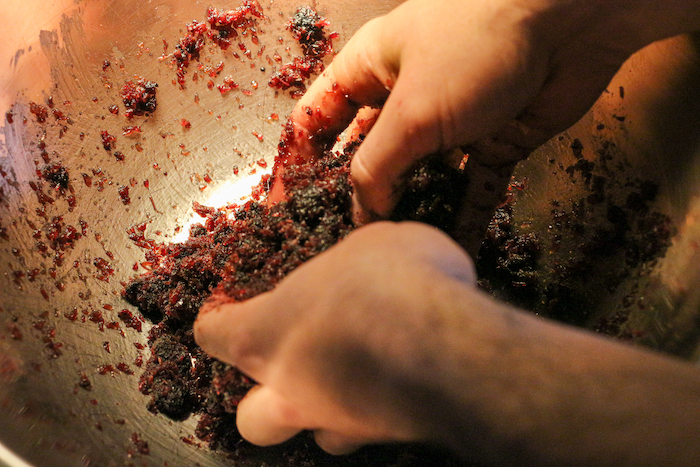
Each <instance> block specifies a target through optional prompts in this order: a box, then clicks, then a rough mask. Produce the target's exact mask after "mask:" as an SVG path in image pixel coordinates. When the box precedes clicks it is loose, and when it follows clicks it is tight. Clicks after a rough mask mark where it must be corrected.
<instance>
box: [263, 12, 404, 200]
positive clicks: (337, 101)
mask: <svg viewBox="0 0 700 467" xmlns="http://www.w3.org/2000/svg"><path fill="white" fill-rule="evenodd" d="M380 33H381V30H379V28H378V27H377V23H376V20H375V21H370V22H369V23H367V24H366V25H365V26H363V27H362V28H361V29H360V31H358V32H357V34H355V36H353V38H352V39H351V40H350V42H348V44H347V45H346V46H345V48H343V50H342V51H341V52H340V53H339V54H338V55H337V56H336V57H335V59H334V60H333V63H331V64H330V65H329V66H328V68H326V70H325V71H324V72H323V73H322V74H321V76H319V77H318V78H317V79H316V81H314V83H313V84H312V85H311V87H310V88H309V90H308V91H307V92H306V94H304V96H303V97H302V98H301V99H300V100H299V102H298V103H297V105H296V106H295V108H294V110H293V111H292V114H291V116H290V117H289V120H288V121H287V123H286V125H285V127H284V130H283V132H282V137H281V140H280V143H279V147H278V155H277V158H276V160H275V167H274V170H273V182H272V187H271V189H270V193H269V196H268V200H269V201H270V202H271V203H276V202H278V201H281V200H282V199H284V187H283V184H282V183H281V182H280V176H281V174H282V172H283V170H284V168H285V167H287V166H289V165H292V164H298V163H300V162H303V161H307V160H310V159H313V158H315V157H318V156H320V155H321V154H322V153H323V151H325V150H327V149H329V148H330V147H332V146H333V144H335V142H336V141H337V138H338V135H340V133H342V132H343V130H345V129H346V128H347V127H348V126H349V125H350V123H351V122H352V121H353V120H354V119H355V117H356V115H357V112H358V110H359V109H360V108H361V107H363V106H365V105H368V106H373V107H378V106H380V105H381V104H382V103H383V102H384V101H385V100H386V98H387V96H388V95H389V92H390V89H391V87H392V85H393V81H394V76H395V74H396V73H395V72H394V71H393V70H391V68H390V67H389V65H390V64H391V63H396V60H393V59H392V58H391V57H390V56H387V52H389V51H390V50H387V48H386V47H383V48H381V49H380V48H379V47H378V46H376V44H377V43H378V42H377V41H378V40H380V38H379V37H378V35H380Z"/></svg>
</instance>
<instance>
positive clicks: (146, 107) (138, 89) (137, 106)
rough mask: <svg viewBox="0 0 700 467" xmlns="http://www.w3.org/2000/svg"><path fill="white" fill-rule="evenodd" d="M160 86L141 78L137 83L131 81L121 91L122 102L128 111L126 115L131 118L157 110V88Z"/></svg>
mask: <svg viewBox="0 0 700 467" xmlns="http://www.w3.org/2000/svg"><path fill="white" fill-rule="evenodd" d="M157 87H158V84H156V83H154V82H152V81H148V80H146V79H144V78H139V79H137V80H136V81H133V80H129V81H127V82H126V83H124V86H122V89H121V96H122V101H123V102H124V107H126V111H125V112H124V115H126V117H128V118H131V117H133V116H135V115H146V114H150V113H153V112H154V111H155V110H156V107H157V105H158V102H157V101H156V88H157Z"/></svg>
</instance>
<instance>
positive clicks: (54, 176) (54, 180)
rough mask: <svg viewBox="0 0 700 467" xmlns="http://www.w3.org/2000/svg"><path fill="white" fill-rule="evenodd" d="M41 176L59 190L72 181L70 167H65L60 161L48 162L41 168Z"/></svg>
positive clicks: (65, 187) (66, 186)
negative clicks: (69, 172)
mask: <svg viewBox="0 0 700 467" xmlns="http://www.w3.org/2000/svg"><path fill="white" fill-rule="evenodd" d="M41 176H42V178H44V179H45V180H48V181H49V183H51V186H52V187H53V188H55V189H57V190H65V189H67V188H68V184H69V183H70V177H69V175H68V169H66V168H65V167H63V165H61V163H60V162H54V163H52V164H47V165H45V166H44V168H43V169H42V170H41Z"/></svg>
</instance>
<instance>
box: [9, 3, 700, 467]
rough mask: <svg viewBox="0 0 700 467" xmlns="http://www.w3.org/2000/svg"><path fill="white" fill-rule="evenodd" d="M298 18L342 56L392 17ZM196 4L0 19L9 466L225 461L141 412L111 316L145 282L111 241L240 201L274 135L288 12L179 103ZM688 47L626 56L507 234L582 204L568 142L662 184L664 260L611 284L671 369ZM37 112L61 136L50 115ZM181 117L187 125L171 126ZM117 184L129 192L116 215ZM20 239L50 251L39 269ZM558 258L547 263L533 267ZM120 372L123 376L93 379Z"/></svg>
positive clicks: (36, 8)
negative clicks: (132, 114) (668, 237)
mask: <svg viewBox="0 0 700 467" xmlns="http://www.w3.org/2000/svg"><path fill="white" fill-rule="evenodd" d="M312 3H313V4H314V5H313V6H314V7H315V8H316V9H317V10H318V11H319V12H321V13H322V14H323V15H324V16H326V17H327V18H328V19H329V20H330V21H331V24H332V29H333V30H336V31H338V32H339V33H340V39H339V40H338V41H336V45H337V46H338V48H339V47H340V46H342V43H343V41H344V40H347V39H348V38H349V37H350V36H351V35H352V33H353V32H354V31H355V30H356V29H357V28H358V27H359V26H360V25H361V24H363V23H364V22H365V21H366V20H368V19H370V18H372V17H375V16H377V15H379V14H381V13H384V12H386V11H388V10H389V9H390V8H391V7H392V6H393V4H395V3H396V2H390V1H387V2H376V1H373V2H357V1H353V2H351V1H345V0H343V1H333V2H331V1H327V2H326V1H319V2H312ZM210 5H211V6H218V7H226V6H228V7H235V6H237V4H230V5H223V4H215V3H214V2H211V3H209V2H205V3H202V2H192V1H188V0H162V1H148V0H147V1H136V0H123V1H112V2H108V1H102V0H92V1H87V0H78V1H69V0H56V1H54V2H53V3H52V4H50V5H46V4H45V3H43V2H40V1H38V0H24V1H23V2H19V1H12V2H9V4H8V5H3V6H2V7H0V30H2V31H4V32H5V35H4V37H5V46H4V47H3V48H2V50H0V64H1V65H0V86H1V88H0V89H1V93H0V110H1V111H2V115H3V120H2V123H1V124H0V125H2V126H0V169H1V170H2V177H1V178H0V190H2V191H0V229H2V230H1V231H0V232H1V234H2V235H0V265H1V268H2V275H0V287H1V288H0V290H1V292H0V407H2V410H0V441H1V442H2V444H1V445H0V459H2V461H1V462H5V463H6V464H7V465H23V464H22V462H25V461H26V462H28V463H31V464H34V465H42V466H43V465H46V466H48V465H51V466H62V465H71V466H72V465H83V464H85V465H87V464H90V465H129V464H133V465H171V466H172V465H202V466H214V465H226V464H227V463H228V462H227V460H226V458H225V456H223V455H220V454H217V453H214V452H211V451H209V450H208V449H207V448H204V447H198V446H196V443H188V442H183V441H182V439H181V438H187V439H191V438H189V437H190V436H191V434H192V432H193V427H194V423H195V422H194V421H193V420H188V421H186V422H183V423H175V422H172V421H170V420H168V419H167V418H165V417H162V416H154V415H152V414H150V413H149V412H148V411H147V410H146V408H145V406H146V398H145V397H144V396H143V395H141V394H140V393H139V391H138V387H137V386H138V373H139V368H138V367H136V366H135V364H134V362H135V361H136V359H137V358H138V356H139V355H143V356H144V358H147V357H148V355H147V352H148V351H147V350H141V349H139V348H137V347H139V346H141V345H143V344H145V342H146V336H145V329H146V328H147V324H144V331H143V332H137V331H136V330H134V329H132V328H126V327H125V326H124V323H121V322H120V320H119V319H118V318H117V313H118V312H119V311H120V310H122V309H130V307H129V306H128V305H127V304H126V303H124V302H123V301H122V300H121V298H120V291H121V289H122V284H123V282H124V281H127V280H128V279H129V278H130V277H132V276H133V275H134V274H136V273H138V272H143V271H144V269H143V267H142V266H141V265H140V263H141V262H142V261H143V252H142V251H141V249H140V248H138V247H136V246H135V245H134V243H133V242H132V241H131V240H130V239H129V236H128V234H127V231H128V229H130V228H131V227H132V226H134V225H138V224H143V225H146V236H147V237H149V238H154V239H156V240H158V241H172V240H173V239H176V238H178V235H182V232H186V230H187V228H186V225H187V223H188V222H189V220H190V218H191V217H192V216H193V212H192V202H193V201H197V202H200V203H204V204H211V203H213V202H215V201H214V200H215V199H224V200H231V199H236V197H239V196H241V193H245V192H246V190H249V189H250V186H252V184H253V183H254V180H255V177H256V176H259V175H260V174H261V173H262V172H263V169H264V168H263V167H262V166H264V165H265V164H267V166H268V168H269V167H270V166H271V164H272V158H273V157H274V154H275V148H276V144H277V140H278V137H279V134H280V125H281V122H282V121H283V120H284V118H285V116H286V115H287V114H288V112H289V111H290V109H291V107H292V105H293V103H294V101H293V100H292V99H291V98H289V96H288V95H287V94H285V93H282V92H280V93H277V95H275V94H276V93H275V92H274V91H273V90H272V89H270V88H268V86H267V84H266V83H267V80H268V79H269V74H270V72H271V70H272V69H273V68H274V67H275V66H279V64H278V62H276V61H275V59H274V54H275V53H278V54H279V55H280V56H281V57H282V59H283V61H286V60H287V59H288V57H289V55H290V54H294V53H297V52H298V51H297V50H296V49H295V48H294V47H295V45H294V44H293V41H292V40H291V37H290V36H289V33H288V32H287V31H285V30H284V24H285V21H286V19H287V18H289V16H290V15H291V14H293V13H294V11H295V10H296V8H297V7H298V6H301V5H300V4H298V3H296V2H290V1H286V0H278V1H270V2H266V3H265V4H264V5H263V7H264V9H265V12H266V14H267V16H268V20H266V21H262V22H261V23H260V28H261V29H262V30H264V33H261V34H260V44H258V45H256V44H253V43H252V41H251V38H250V37H245V38H242V42H243V43H244V44H246V46H247V47H248V48H250V50H251V51H252V53H253V56H252V59H247V58H246V57H245V56H244V55H241V57H242V58H239V59H237V58H235V57H234V56H233V49H232V50H231V51H228V52H226V53H222V52H221V51H220V50H217V49H214V48H212V49H205V51H203V53H202V60H201V63H202V65H204V66H205V67H206V66H210V67H211V66H215V65H216V64H217V63H218V62H219V61H223V62H224V70H223V72H222V74H221V75H220V76H218V77H213V78H211V79H212V80H213V81H215V82H216V83H217V84H218V83H220V82H221V79H222V77H223V76H227V75H232V76H233V77H234V78H235V80H236V82H237V83H239V84H240V89H239V90H237V91H232V92H230V93H228V94H226V95H222V94H220V93H219V92H218V91H217V90H216V88H214V89H209V88H208V86H207V81H208V80H209V79H210V78H209V77H208V76H207V75H206V70H203V71H201V72H200V73H199V75H200V79H199V80H198V81H197V82H194V81H192V80H191V77H192V74H193V73H192V72H193V70H194V68H195V67H196V65H197V64H194V65H193V66H192V67H191V69H190V72H189V73H188V75H187V76H188V82H187V86H186V89H185V90H180V89H178V86H176V85H175V84H174V83H173V80H174V77H175V72H174V70H173V69H172V67H170V66H169V61H168V59H167V58H166V59H164V60H159V57H160V56H161V55H163V54H164V52H165V53H170V52H172V50H173V49H174V46H175V44H176V42H177V40H178V38H179V37H181V36H182V34H183V32H184V28H185V24H186V23H187V22H189V21H191V20H192V19H198V20H200V21H201V20H204V19H205V16H206V8H207V6H210ZM426 40H430V39H429V38H426ZM697 44H698V43H697V42H696V41H694V40H693V39H692V38H681V39H674V40H670V41H666V42H664V43H660V44H657V45H654V46H653V47H650V48H648V49H646V50H645V51H643V53H640V54H638V55H636V56H635V57H633V58H632V59H631V60H630V61H629V63H628V64H626V66H625V67H624V69H623V70H621V72H620V73H619V74H618V76H617V77H616V78H615V80H614V81H613V83H612V84H611V85H610V87H609V92H607V93H606V94H605V95H603V96H602V97H601V99H600V101H599V102H598V103H597V104H596V107H595V108H594V109H593V110H592V111H591V112H590V113H589V114H588V115H587V116H586V117H584V119H582V121H581V122H579V124H577V125H576V126H575V127H574V128H572V129H571V130H570V131H568V132H566V133H565V134H563V135H562V138H561V139H560V138H555V139H554V140H552V141H551V142H550V143H548V144H547V145H545V146H544V147H543V148H542V149H541V150H539V151H538V152H537V153H536V154H534V155H533V156H532V157H531V159H530V160H528V161H527V162H525V163H523V164H522V165H521V167H520V168H519V169H518V174H517V177H519V178H520V179H525V178H527V179H528V180H529V182H528V189H527V190H526V191H525V192H524V193H523V195H521V196H520V199H519V200H518V203H517V205H516V216H517V218H518V219H520V221H521V225H522V226H526V228H527V229H532V230H534V231H539V232H542V234H543V235H544V234H546V232H547V231H548V222H549V213H550V210H551V201H552V199H553V198H554V197H558V198H561V199H564V200H566V199H568V198H573V197H575V196H578V195H579V194H580V193H579V191H580V190H582V188H581V186H580V185H579V186H577V185H575V184H572V183H571V180H570V178H569V177H567V176H566V175H565V174H564V173H562V172H561V171H559V172H558V173H554V172H557V170H556V169H553V168H552V165H551V163H549V160H550V159H556V160H558V161H561V162H562V164H563V165H567V164H570V163H571V161H573V160H574V159H573V156H572V154H571V148H570V143H571V141H572V140H573V139H574V138H578V139H579V140H580V141H582V143H583V147H584V148H585V149H584V150H585V151H587V157H590V158H594V154H593V153H594V152H595V149H596V148H598V147H600V145H601V144H602V143H603V142H604V141H607V142H613V143H614V144H615V145H616V148H617V151H618V156H619V158H620V160H624V161H625V162H626V163H625V164H624V169H623V172H624V173H628V174H630V175H633V176H635V177H639V178H642V179H650V180H655V181H657V182H658V183H659V184H660V192H659V196H658V199H657V200H656V202H655V209H658V210H660V211H661V212H664V213H666V214H667V215H669V216H670V218H671V219H672V220H673V222H674V224H675V225H676V226H677V233H676V234H675V236H674V239H673V244H672V246H671V247H670V248H669V249H668V251H667V253H666V255H665V257H663V258H660V259H658V260H657V261H656V262H655V264H654V265H649V266H648V269H649V271H648V274H646V275H644V276H634V277H630V278H629V279H627V280H626V281H624V283H623V284H622V285H621V286H620V287H622V288H623V289H625V290H627V289H630V290H631V289H635V290H636V292H635V293H636V295H635V299H638V300H639V303H640V304H641V303H643V305H644V306H641V305H640V306H638V307H636V308H635V309H634V311H633V313H632V317H631V319H633V320H635V322H636V323H637V324H636V327H637V329H639V330H641V331H642V332H643V337H642V338H640V339H639V341H640V342H641V343H642V344H647V345H650V346H652V347H655V348H658V349H660V350H663V351H668V352H671V353H675V354H678V355H681V356H683V357H686V358H694V356H695V349H696V347H697V345H696V344H697V337H698V324H699V323H698V318H699V317H700V315H699V314H698V311H699V310H698V303H699V302H698V300H700V292H699V289H698V287H696V284H697V283H698V280H699V279H700V266H698V265H699V264H700V261H698V260H699V259H700V252H699V251H698V248H699V247H698V245H699V243H698V242H700V225H699V224H698V221H697V219H700V198H699V195H700V183H698V182H699V181H700V152H699V151H698V142H699V141H700V139H699V138H700V120H699V119H698V115H700V101H698V100H697V99H694V97H693V96H694V94H693V91H694V90H695V89H697V88H698V85H700V69H699V68H698V66H697V64H698V63H700V61H699V60H698V52H697ZM263 45H264V46H265V49H264V50H263V51H262V53H261V54H260V56H258V55H257V54H258V50H260V49H261V46H263ZM287 47H290V49H287ZM234 49H235V44H234ZM238 52H239V53H241V52H242V51H241V50H238ZM268 57H270V59H269V60H268ZM105 61H108V62H109V65H106V63H105ZM455 66H457V65H455ZM263 68H264V70H263ZM135 75H138V76H143V77H145V78H147V79H149V80H152V81H156V82H157V83H158V85H159V86H158V109H157V111H156V112H155V113H154V114H153V115H152V116H150V117H138V118H136V119H135V120H134V122H135V123H138V124H139V125H140V126H141V129H142V133H140V134H137V135H135V136H132V137H127V136H123V135H122V132H123V127H124V126H127V125H128V124H129V123H128V122H127V120H126V119H125V117H124V116H123V113H121V114H120V115H113V114H111V113H110V111H109V106H110V105H113V104H117V105H119V106H120V108H121V111H122V112H123V110H124V109H123V106H122V105H121V103H120V98H119V87H120V86H121V85H122V84H123V83H124V81H126V80H128V79H131V78H133V77H134V76H135ZM253 82H257V83H258V87H257V89H255V84H254V83H253ZM622 88H624V90H625V92H624V97H623V96H622V95H621V92H620V89H622ZM243 90H245V91H250V92H249V93H248V92H245V93H244V92H242V91H243ZM49 98H51V99H52V101H53V103H54V106H55V107H54V108H55V109H57V110H60V111H61V112H63V114H64V116H67V117H69V118H70V121H68V120H62V119H57V118H55V117H54V116H53V115H52V113H51V111H52V109H50V108H48V106H47V102H48V101H49ZM30 102H35V103H38V104H41V105H43V106H44V107H47V108H48V111H49V115H48V119H47V123H38V122H37V119H36V117H35V115H33V114H31V113H30V111H29V103H30ZM7 111H11V113H12V116H11V119H12V120H13V122H12V123H10V122H9V120H8V119H7V118H6V117H5V115H6V114H5V112H7ZM273 114H276V115H278V116H279V120H277V119H276V118H275V117H274V116H273ZM620 117H624V121H620V120H621V118H620ZM25 118H26V123H24V119H25ZM182 119H187V120H188V121H189V122H190V123H191V128H189V129H186V128H184V127H183V126H182V125H181V120H182ZM601 125H603V126H604V128H602V129H601ZM64 127H65V128H64ZM101 131H108V132H109V133H110V134H112V135H116V136H117V143H116V150H118V151H121V152H122V153H123V155H124V161H119V160H117V158H116V157H115V156H114V155H113V151H106V150H105V149H104V148H103V145H102V141H101ZM42 151H45V152H46V155H42ZM44 157H46V158H47V160H49V161H50V162H56V161H59V162H60V163H61V164H62V166H63V167H65V168H66V169H67V170H68V176H69V180H70V183H69V188H68V189H67V190H66V192H65V193H64V194H59V193H57V192H56V191H55V190H54V191H52V190H53V189H52V188H51V187H50V186H49V184H48V183H46V182H44V183H43V186H39V185H40V181H39V177H38V175H37V169H41V168H42V167H43V166H44V165H45V162H44V160H43V158H44ZM260 161H263V162H260ZM83 174H84V175H83ZM32 184H35V186H34V188H33V187H32ZM36 184H39V185H36ZM121 187H129V192H128V197H129V199H130V202H129V203H128V204H126V203H125V196H124V194H123V193H124V192H123V191H122V194H120V188H121ZM35 188H36V189H38V190H40V191H42V192H43V193H44V195H38V194H37V191H36V190H35ZM122 190H123V189H122ZM71 195H72V196H74V197H75V206H74V207H71V202H70V200H69V199H68V196H71ZM43 196H51V198H52V200H53V201H51V202H49V201H47V199H46V198H42V197H43ZM42 202H43V204H42ZM57 216H61V217H62V220H61V221H56V222H54V224H55V225H58V226H59V227H62V228H65V226H74V227H75V228H76V229H77V231H78V232H80V234H81V235H80V238H77V239H74V240H72V241H68V240H66V242H64V243H63V244H62V245H59V243H54V246H55V247H56V248H58V249H59V250H60V253H62V255H63V257H62V259H60V260H59V264H56V261H55V258H56V255H55V252H54V251H53V250H52V249H51V242H50V241H49V239H48V237H47V234H50V229H51V227H50V225H51V224H52V219H54V218H56V217H57ZM144 223H145V224H144ZM523 228H525V227H523ZM83 229H84V231H82V230H83ZM37 242H43V243H44V244H45V245H48V250H47V251H46V252H42V248H41V246H40V245H37ZM69 244H71V245H69ZM565 253H566V252H557V253H555V254H552V255H550V256H547V258H546V260H545V261H543V263H542V266H541V267H542V268H543V269H544V268H547V267H548V264H549V265H551V264H553V262H556V261H557V260H558V258H559V257H560V256H561V255H563V254H565ZM100 259H101V260H104V262H101V260H100ZM105 264H108V266H105ZM110 269H113V272H111V271H110ZM635 284H636V285H635ZM620 290H622V289H616V291H613V292H611V293H599V292H598V291H594V293H595V294H597V295H599V297H600V299H599V300H597V301H596V306H597V308H598V309H596V310H594V311H595V314H596V315H601V314H605V313H608V312H610V310H611V309H614V308H615V307H616V306H617V303H618V302H619V299H620V297H619V295H620V293H622V292H620ZM639 297H642V298H643V300H642V298H639ZM132 311H135V310H133V309H132ZM98 312H99V313H101V316H102V318H100V316H99V314H98ZM102 319H104V321H101V320H102ZM112 322H118V323H120V324H119V329H110V328H111V327H115V326H113V325H112V326H110V325H109V323H112ZM118 363H126V364H128V365H129V367H130V369H131V370H134V371H135V373H136V374H135V375H129V374H127V373H126V372H123V371H119V370H115V371H114V372H112V371H109V370H108V369H105V365H114V366H116V365H117V364H118ZM101 373H105V374H101ZM85 377H86V378H87V379H88V380H89V381H90V385H89V387H88V385H87V383H85V379H84V378H85ZM81 378H82V379H81ZM81 382H82V384H81ZM139 440H144V441H147V442H148V446H149V454H148V455H145V454H144V453H142V452H140V451H139V447H140V444H139ZM12 453H14V455H16V456H13V454H12Z"/></svg>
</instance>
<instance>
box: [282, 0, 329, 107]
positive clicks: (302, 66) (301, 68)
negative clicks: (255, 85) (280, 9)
mask: <svg viewBox="0 0 700 467" xmlns="http://www.w3.org/2000/svg"><path fill="white" fill-rule="evenodd" d="M329 24H330V23H329V22H328V21H327V20H326V19H325V18H323V17H321V16H319V14H318V13H316V11H314V10H313V9H311V8H308V7H304V8H300V9H299V10H297V12H296V14H295V15H294V17H293V18H292V19H291V20H290V21H289V24H288V25H287V29H288V30H289V31H291V33H292V35H293V37H294V39H295V40H296V41H298V42H299V44H300V45H301V49H302V52H303V56H301V57H298V56H297V57H294V58H293V59H292V61H291V62H289V63H286V64H284V65H282V66H281V67H280V69H279V70H277V71H276V72H275V73H273V74H272V76H271V77H270V81H269V83H268V84H269V85H270V86H271V87H273V88H276V89H281V90H283V91H284V90H287V89H289V88H296V94H295V95H297V94H299V93H302V92H303V91H305V90H306V81H307V80H308V79H309V78H310V77H311V75H312V74H315V73H320V72H322V71H323V69H324V64H323V58H324V57H326V56H327V55H329V54H332V53H333V43H332V40H333V39H334V38H335V37H337V34H336V33H331V34H328V35H326V32H325V28H326V27H327V26H328V25H329Z"/></svg>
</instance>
